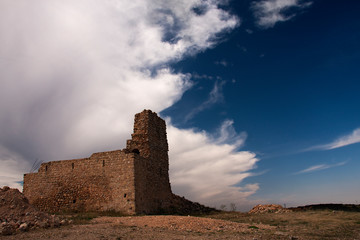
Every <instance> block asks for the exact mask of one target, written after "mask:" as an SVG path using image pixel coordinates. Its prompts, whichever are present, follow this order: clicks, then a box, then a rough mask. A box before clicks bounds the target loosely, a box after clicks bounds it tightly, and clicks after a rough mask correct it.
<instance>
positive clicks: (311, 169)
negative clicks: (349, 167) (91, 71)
mask: <svg viewBox="0 0 360 240" xmlns="http://www.w3.org/2000/svg"><path fill="white" fill-rule="evenodd" d="M345 164H346V162H340V163H337V164H319V165H314V166H311V167H308V168H306V169H304V170H301V171H299V172H297V173H296V174H302V173H311V172H316V171H321V170H325V169H329V168H333V167H339V166H343V165H345Z"/></svg>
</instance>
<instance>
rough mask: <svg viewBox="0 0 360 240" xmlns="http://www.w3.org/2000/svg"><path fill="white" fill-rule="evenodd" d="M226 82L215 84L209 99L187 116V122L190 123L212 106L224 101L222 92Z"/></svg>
mask: <svg viewBox="0 0 360 240" xmlns="http://www.w3.org/2000/svg"><path fill="white" fill-rule="evenodd" d="M225 83H226V82H225V81H216V82H215V84H214V87H213V89H212V90H211V92H210V93H209V97H208V99H207V100H206V101H205V102H203V103H201V104H200V105H199V106H198V107H196V108H194V109H193V110H192V111H190V112H189V113H188V114H187V115H186V116H185V122H187V121H189V120H190V119H192V118H193V117H195V115H196V114H198V113H200V112H202V111H204V110H206V109H208V108H210V107H211V106H212V105H214V104H216V103H218V102H221V101H223V100H224V95H223V92H222V89H223V86H224V84H225Z"/></svg>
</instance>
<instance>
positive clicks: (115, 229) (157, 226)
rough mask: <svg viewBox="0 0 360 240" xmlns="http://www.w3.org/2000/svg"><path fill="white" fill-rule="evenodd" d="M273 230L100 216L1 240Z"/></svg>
mask: <svg viewBox="0 0 360 240" xmlns="http://www.w3.org/2000/svg"><path fill="white" fill-rule="evenodd" d="M272 228H273V227H271V226H268V225H263V224H258V225H249V224H244V223H235V222H231V221H224V220H218V219H210V218H199V217H190V216H189V217H186V216H139V217H99V218H95V219H93V220H92V221H90V223H89V224H84V225H70V226H62V227H60V228H52V229H36V230H32V231H30V232H25V233H18V234H16V235H12V236H3V237H2V238H1V239H8V240H10V239H14V240H15V239H55V240H56V239H74V240H79V239H87V240H92V239H116V240H118V239H263V238H262V237H261V236H262V232H264V231H268V230H271V229H272ZM264 239H265V238H264ZM266 239H268V238H266Z"/></svg>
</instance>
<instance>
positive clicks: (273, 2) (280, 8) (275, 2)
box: [251, 0, 312, 28]
mask: <svg viewBox="0 0 360 240" xmlns="http://www.w3.org/2000/svg"><path fill="white" fill-rule="evenodd" d="M311 4H312V2H310V1H302V0H263V1H258V2H253V3H252V6H251V8H252V10H253V11H254V16H255V18H256V23H257V25H258V26H259V27H261V28H271V27H274V26H275V24H276V23H278V22H285V21H288V20H290V19H292V18H293V17H295V16H296V15H297V13H296V11H297V10H299V9H304V8H307V7H309V6H310V5H311ZM293 10H296V11H293Z"/></svg>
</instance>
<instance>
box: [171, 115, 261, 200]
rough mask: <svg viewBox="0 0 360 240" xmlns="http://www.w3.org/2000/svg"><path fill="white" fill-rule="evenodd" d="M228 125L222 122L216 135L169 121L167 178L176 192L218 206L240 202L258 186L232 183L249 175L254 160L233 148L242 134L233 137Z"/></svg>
mask: <svg viewBox="0 0 360 240" xmlns="http://www.w3.org/2000/svg"><path fill="white" fill-rule="evenodd" d="M229 124H231V122H229V121H225V122H224V124H223V125H222V127H221V128H220V129H221V134H220V135H217V137H214V136H210V135H209V134H207V133H206V132H199V131H195V130H194V129H186V130H184V129H178V128H175V127H173V126H172V125H171V124H169V127H168V137H169V146H170V178H171V185H172V188H173V189H174V192H175V193H176V194H179V195H181V196H185V197H187V198H189V199H191V200H193V201H198V202H202V203H205V204H208V205H210V206H215V205H216V206H220V205H221V204H229V203H231V202H233V203H236V204H239V203H240V204H241V203H244V202H246V197H248V196H250V195H252V194H254V193H255V192H256V191H257V190H258V189H259V186H258V184H257V183H253V184H247V185H245V186H243V187H240V186H237V185H236V184H238V183H240V182H241V181H242V180H243V179H244V178H246V177H249V176H251V175H252V174H251V173H250V172H249V171H250V170H252V169H254V168H255V167H256V162H257V161H258V159H257V158H256V156H255V154H254V153H252V152H248V151H241V152H238V151H237V148H238V147H240V146H241V145H242V144H243V142H244V140H245V139H244V138H245V137H246V136H244V134H240V135H236V136H235V135H234V132H233V129H232V128H230V127H229ZM227 130H229V131H228V132H227ZM234 139H236V140H235V141H234Z"/></svg>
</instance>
